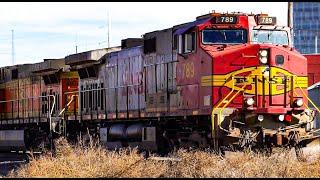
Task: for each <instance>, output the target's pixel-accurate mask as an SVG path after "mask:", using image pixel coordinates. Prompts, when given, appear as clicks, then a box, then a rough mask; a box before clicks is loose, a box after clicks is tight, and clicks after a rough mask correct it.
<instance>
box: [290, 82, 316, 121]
mask: <svg viewBox="0 0 320 180" xmlns="http://www.w3.org/2000/svg"><path fill="white" fill-rule="evenodd" d="M297 85H298V87H299V88H300V90H301V92H302V94H303V95H304V97H306V98H307V99H308V101H309V102H310V103H311V104H312V106H313V107H314V108H316V110H317V111H318V113H320V110H319V108H318V107H317V105H315V104H314V102H313V101H312V100H311V99H310V98H309V97H308V96H307V95H306V93H304V91H303V89H302V88H301V86H300V85H299V84H298V83H297ZM293 92H294V93H295V94H296V95H297V96H298V94H297V93H296V92H295V90H294V89H293ZM303 104H304V105H305V106H306V107H307V108H308V109H309V110H310V108H309V107H308V105H306V104H305V103H303ZM312 121H313V120H312ZM310 122H311V121H310Z"/></svg>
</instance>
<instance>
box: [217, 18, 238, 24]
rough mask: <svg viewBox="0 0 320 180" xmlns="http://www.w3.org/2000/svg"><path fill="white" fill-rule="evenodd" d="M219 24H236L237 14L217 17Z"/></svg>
mask: <svg viewBox="0 0 320 180" xmlns="http://www.w3.org/2000/svg"><path fill="white" fill-rule="evenodd" d="M216 23H217V24H235V23H237V16H220V17H216Z"/></svg>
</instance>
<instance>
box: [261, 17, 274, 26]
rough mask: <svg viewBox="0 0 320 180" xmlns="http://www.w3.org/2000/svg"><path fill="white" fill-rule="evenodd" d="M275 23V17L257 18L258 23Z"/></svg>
mask: <svg viewBox="0 0 320 180" xmlns="http://www.w3.org/2000/svg"><path fill="white" fill-rule="evenodd" d="M276 23H277V18H276V17H268V16H264V17H259V18H258V24H265V25H268V24H269V25H270V24H271V25H275V24H276Z"/></svg>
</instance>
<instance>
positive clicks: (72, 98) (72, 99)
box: [58, 95, 78, 116]
mask: <svg viewBox="0 0 320 180" xmlns="http://www.w3.org/2000/svg"><path fill="white" fill-rule="evenodd" d="M74 97H78V95H72V96H71V100H70V101H69V102H68V103H67V104H66V106H65V107H64V108H63V109H62V110H61V111H60V113H59V114H58V116H60V115H61V114H62V113H63V112H64V111H65V110H66V108H67V107H68V106H69V105H70V104H71V103H72V102H73V101H74Z"/></svg>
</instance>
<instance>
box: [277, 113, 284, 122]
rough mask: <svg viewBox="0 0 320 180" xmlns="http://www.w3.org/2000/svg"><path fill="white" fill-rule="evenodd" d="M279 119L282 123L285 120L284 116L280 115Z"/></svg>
mask: <svg viewBox="0 0 320 180" xmlns="http://www.w3.org/2000/svg"><path fill="white" fill-rule="evenodd" d="M278 119H279V121H281V122H282V121H283V120H284V115H283V114H281V115H279V117H278Z"/></svg>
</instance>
